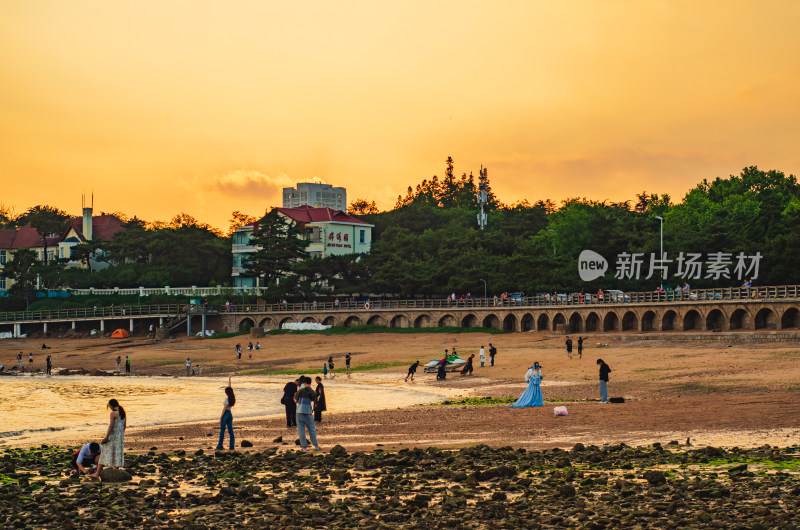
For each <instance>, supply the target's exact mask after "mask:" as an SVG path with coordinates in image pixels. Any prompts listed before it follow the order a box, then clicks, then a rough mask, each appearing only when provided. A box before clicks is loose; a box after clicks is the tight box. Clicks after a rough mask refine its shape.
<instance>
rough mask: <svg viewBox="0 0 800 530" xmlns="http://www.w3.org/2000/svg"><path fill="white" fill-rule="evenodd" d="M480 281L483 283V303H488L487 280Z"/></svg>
mask: <svg viewBox="0 0 800 530" xmlns="http://www.w3.org/2000/svg"><path fill="white" fill-rule="evenodd" d="M478 279H479V280H480V281H482V282H483V303H484V304H485V303H486V280H484V279H483V278H478Z"/></svg>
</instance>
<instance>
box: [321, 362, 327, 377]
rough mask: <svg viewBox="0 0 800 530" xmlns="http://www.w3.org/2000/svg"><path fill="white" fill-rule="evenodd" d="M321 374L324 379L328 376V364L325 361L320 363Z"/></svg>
mask: <svg viewBox="0 0 800 530" xmlns="http://www.w3.org/2000/svg"><path fill="white" fill-rule="evenodd" d="M322 375H323V377H325V379H327V378H328V365H327V364H326V363H322Z"/></svg>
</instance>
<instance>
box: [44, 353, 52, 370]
mask: <svg viewBox="0 0 800 530" xmlns="http://www.w3.org/2000/svg"><path fill="white" fill-rule="evenodd" d="M45 361H47V375H50V372H51V370H52V369H53V358H52V357H51V356H49V355H48V356H47V359H45Z"/></svg>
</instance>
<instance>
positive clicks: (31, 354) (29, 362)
mask: <svg viewBox="0 0 800 530" xmlns="http://www.w3.org/2000/svg"><path fill="white" fill-rule="evenodd" d="M28 364H30V365H31V368H33V352H30V353H29V354H28Z"/></svg>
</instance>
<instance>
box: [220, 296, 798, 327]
mask: <svg viewBox="0 0 800 530" xmlns="http://www.w3.org/2000/svg"><path fill="white" fill-rule="evenodd" d="M765 309H766V310H768V311H769V312H766V311H764V310H765ZM739 310H741V312H738V311H739ZM691 311H695V312H696V313H697V315H699V319H698V320H697V321H696V322H695V327H694V329H696V330H708V329H715V328H716V327H717V326H716V325H715V324H718V322H719V318H717V319H712V322H711V323H709V321H708V317H709V314H711V313H712V312H715V311H718V312H719V313H715V315H717V316H718V315H720V314H721V315H722V317H721V321H722V323H723V326H722V329H723V330H726V331H727V330H730V329H732V324H733V325H734V326H733V329H737V328H736V326H738V325H739V322H740V321H741V329H743V330H748V329H749V330H752V329H756V325H758V326H759V329H761V328H765V329H771V328H775V329H781V327H783V325H784V324H785V325H786V326H787V327H788V326H791V327H800V302H797V301H785V302H783V301H757V302H749V301H743V300H739V301H735V302H734V301H731V302H724V301H722V302H719V303H711V304H703V303H696V302H695V303H678V304H673V305H660V304H652V305H645V304H641V305H627V304H620V305H607V306H606V305H586V306H554V307H513V306H511V307H486V308H483V307H464V308H461V307H453V308H442V309H431V308H425V309H381V310H376V309H375V308H373V309H371V310H355V311H330V310H329V311H323V312H317V311H298V312H291V313H249V314H237V315H230V316H225V315H222V317H223V318H227V319H229V320H227V322H228V323H229V324H228V327H230V328H234V329H241V327H242V326H243V325H244V324H245V323H246V322H248V321H249V322H253V323H254V324H256V323H257V324H258V325H259V326H262V327H277V326H280V325H281V324H283V323H285V322H303V321H305V322H320V323H323V324H327V325H335V326H342V325H346V326H352V325H359V324H367V323H371V324H374V325H385V326H392V327H437V326H440V325H451V326H473V325H477V326H482V325H485V324H489V325H491V326H492V327H496V328H500V329H507V330H513V331H523V330H524V331H527V330H536V331H542V330H544V329H547V330H550V331H552V330H554V329H555V327H556V326H557V324H561V323H563V324H564V325H565V326H566V327H569V326H570V323H572V324H574V325H576V326H577V329H576V330H575V331H580V332H584V331H587V329H588V332H591V331H603V329H604V327H608V326H613V327H614V328H613V329H614V330H616V331H621V330H622V328H623V327H624V328H625V331H628V330H630V331H643V330H645V331H649V330H650V328H652V330H653V331H661V328H662V324H663V319H664V316H665V315H667V314H668V313H670V312H673V313H674V321H673V328H672V329H674V330H676V331H682V330H683V329H684V321H685V319H686V316H687V315H688V314H689V313H690V312H691ZM593 314H594V315H593ZM595 315H596V317H597V320H596V322H594V316H595ZM609 315H611V316H609ZM759 315H761V316H759ZM785 315H786V316H785ZM757 317H758V323H757V322H756V319H757ZM587 319H590V326H589V327H588V328H587ZM710 324H711V325H715V326H714V327H710ZM645 326H647V327H645ZM569 331H573V330H569Z"/></svg>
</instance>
